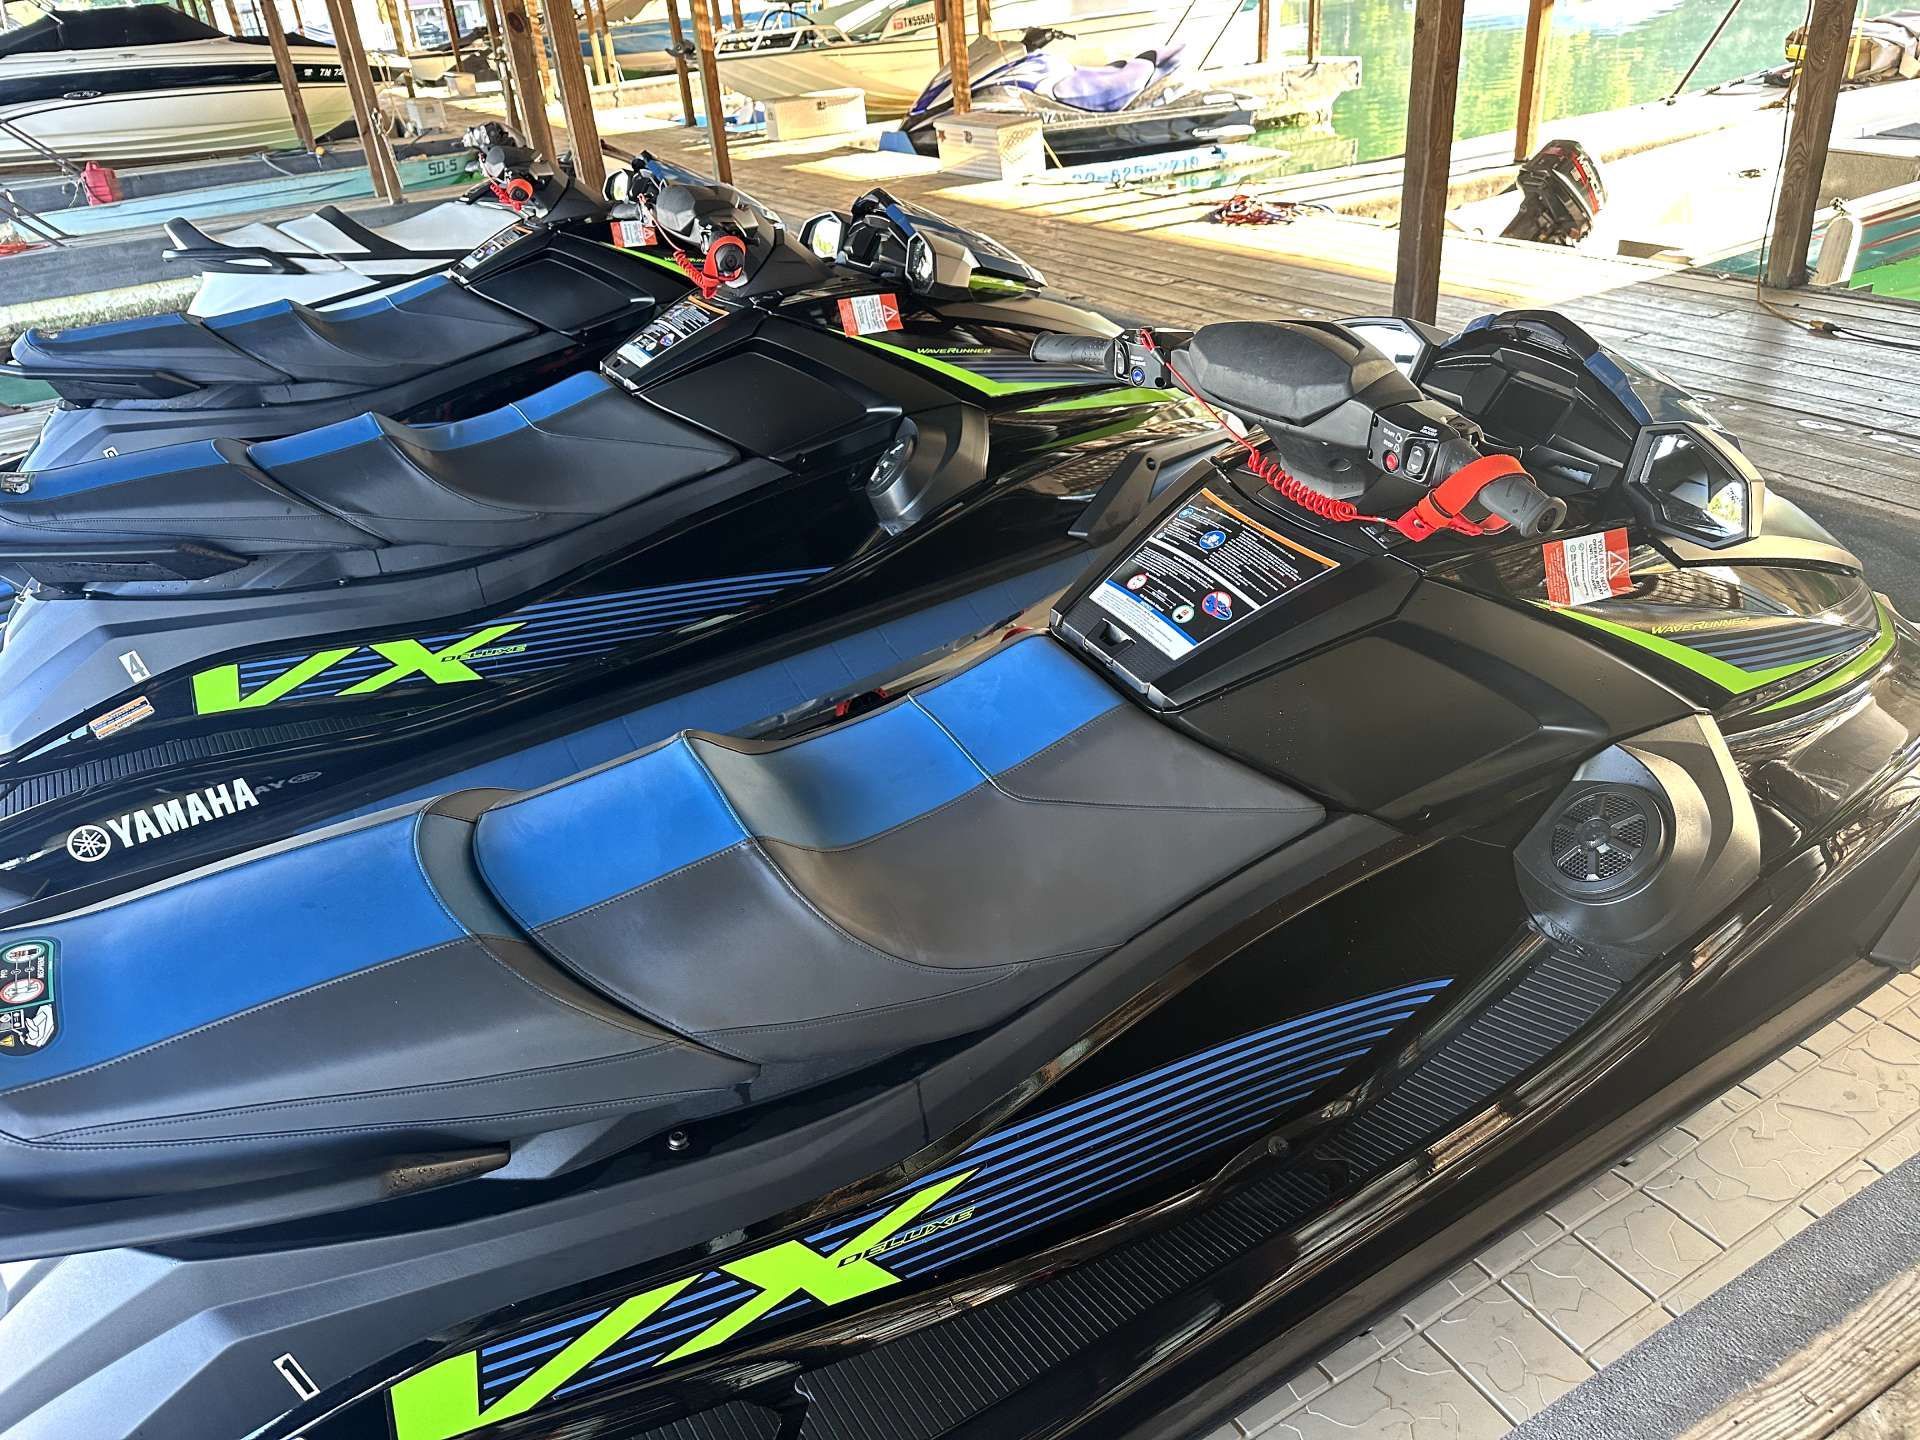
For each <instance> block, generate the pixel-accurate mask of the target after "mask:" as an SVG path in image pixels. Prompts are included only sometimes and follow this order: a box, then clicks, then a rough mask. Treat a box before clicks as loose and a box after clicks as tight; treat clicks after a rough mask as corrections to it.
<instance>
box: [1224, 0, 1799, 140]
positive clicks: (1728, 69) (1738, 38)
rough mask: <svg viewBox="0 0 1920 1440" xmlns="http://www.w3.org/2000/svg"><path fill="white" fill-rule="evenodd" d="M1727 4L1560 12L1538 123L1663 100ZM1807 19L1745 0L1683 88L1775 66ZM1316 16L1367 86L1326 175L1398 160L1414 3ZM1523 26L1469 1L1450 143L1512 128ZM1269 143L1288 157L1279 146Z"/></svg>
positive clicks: (1657, 2) (1283, 14)
mask: <svg viewBox="0 0 1920 1440" xmlns="http://www.w3.org/2000/svg"><path fill="white" fill-rule="evenodd" d="M1728 4H1729V0H1558V3H1557V4H1556V5H1555V6H1554V17H1553V22H1554V23H1553V44H1552V46H1551V47H1550V49H1549V52H1548V58H1547V75H1546V96H1545V115H1546V117H1547V118H1548V119H1552V118H1555V117H1557V116H1561V115H1578V114H1586V113H1589V112H1591V111H1595V110H1612V109H1616V108H1618V107H1620V106H1623V105H1634V104H1638V103H1640V102H1641V101H1645V100H1655V99H1658V98H1660V97H1661V96H1663V95H1665V94H1667V93H1668V92H1669V91H1670V90H1672V89H1673V87H1674V85H1675V84H1676V83H1677V82H1678V81H1679V79H1680V76H1681V75H1682V74H1684V73H1685V71H1686V68H1687V66H1688V65H1689V64H1690V63H1692V60H1693V57H1694V56H1695V55H1696V54H1697V53H1698V52H1699V50H1700V47H1701V46H1702V45H1704V44H1705V43H1706V40H1707V37H1708V36H1709V35H1711V34H1712V33H1713V27H1714V26H1715V25H1717V24H1718V23H1719V22H1720V17H1721V16H1723V15H1724V14H1726V12H1727V6H1728ZM1806 9H1807V7H1806V0H1743V3H1742V4H1741V5H1740V7H1739V9H1738V11H1737V12H1736V13H1735V14H1734V17H1733V20H1732V22H1731V23H1729V24H1728V26H1727V28H1726V31H1725V32H1724V33H1723V34H1722V35H1721V36H1720V38H1719V40H1718V41H1716V42H1715V43H1714V47H1713V49H1712V50H1711V51H1710V52H1709V53H1708V55H1707V58H1706V59H1705V61H1703V62H1702V63H1701V66H1700V69H1699V70H1698V71H1697V72H1696V73H1695V75H1694V78H1693V79H1692V81H1690V82H1689V88H1699V87H1703V86H1707V85H1713V84H1716V83H1718V82H1720V81H1723V80H1731V79H1733V78H1734V77H1735V76H1738V75H1745V74H1749V73H1751V72H1752V71H1755V70H1760V69H1765V68H1767V67H1769V66H1773V65H1778V64H1781V63H1782V62H1783V61H1784V60H1785V58H1786V57H1785V55H1784V53H1783V47H1784V44H1785V42H1786V38H1787V34H1788V32H1789V31H1791V30H1793V29H1794V28H1795V27H1797V26H1798V25H1800V24H1801V23H1802V22H1803V21H1804V20H1805V18H1806ZM1321 13H1322V19H1321V29H1320V35H1321V47H1320V48H1321V51H1322V53H1324V54H1327V55H1358V56H1359V57H1360V59H1361V63H1362V66H1363V69H1362V71H1361V74H1362V76H1363V78H1364V81H1365V84H1364V87H1363V88H1362V89H1360V90H1357V91H1354V92H1352V93H1351V94H1348V95H1344V96H1342V97H1341V98H1340V100H1339V102H1338V103H1337V104H1336V105H1335V107H1334V112H1333V126H1334V130H1335V131H1336V132H1337V133H1338V135H1339V136H1340V137H1341V139H1342V140H1343V141H1345V142H1349V143H1347V144H1342V145H1340V146H1337V147H1332V148H1333V149H1334V150H1335V151H1336V154H1335V156H1334V157H1332V158H1333V160H1334V163H1338V161H1339V158H1343V157H1344V156H1345V152H1347V151H1348V150H1351V151H1352V154H1351V157H1350V158H1353V159H1358V160H1377V159H1380V158H1381V157H1383V156H1387V155H1398V154H1399V153H1400V152H1401V151H1402V150H1403V149H1404V148H1405V144H1404V139H1405V134H1406V124H1407V68H1408V66H1409V64H1410V63H1411V61H1412V54H1413V3H1412V0H1325V3H1324V5H1323V8H1322V12H1321ZM1305 14H1306V5H1305V3H1304V0H1278V20H1279V23H1281V24H1283V25H1295V26H1297V25H1300V24H1302V23H1303V22H1304V19H1305ZM1526 20H1527V6H1526V0H1467V26H1466V39H1465V43H1464V45H1463V46H1462V50H1461V68H1460V91H1459V99H1458V102H1457V108H1456V111H1455V115H1456V120H1455V130H1454V133H1455V136H1456V138H1459V139H1463V140H1464V139H1467V138H1470V137H1472V136H1475V135H1486V134H1490V133H1493V132H1495V131H1499V130H1510V129H1512V128H1513V121H1514V110H1515V107H1516V106H1517V105H1518V103H1519V95H1520V47H1521V42H1522V39H1523V38H1524V35H1525V31H1526ZM1296 33H1297V32H1296ZM1282 38H1284V36H1283V37H1282ZM1221 58H1222V59H1224V58H1225V57H1224V56H1223V57H1221ZM1294 138H1295V139H1296V140H1298V139H1299V138H1303V137H1298V136H1296V137H1294ZM1542 138H1543V139H1544V138H1545V137H1544V136H1543V137H1542ZM1274 143H1275V144H1278V145H1281V146H1282V147H1283V148H1291V147H1290V146H1289V144H1288V141H1287V140H1286V139H1285V138H1282V137H1276V138H1275V140H1274ZM1303 158H1304V157H1303ZM1314 163H1327V162H1326V160H1316V161H1315V162H1314Z"/></svg>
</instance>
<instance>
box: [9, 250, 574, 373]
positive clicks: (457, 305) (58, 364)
mask: <svg viewBox="0 0 1920 1440" xmlns="http://www.w3.org/2000/svg"><path fill="white" fill-rule="evenodd" d="M539 328H540V327H539V326H538V325H536V324H534V323H533V322H532V321H531V320H528V319H527V318H526V317H525V316H522V315H517V314H515V313H514V312H513V311H511V310H508V309H506V308H505V307H504V306H501V305H496V304H494V303H493V302H492V301H491V300H487V299H485V298H484V297H482V296H479V295H476V294H474V293H473V292H472V291H470V290H468V289H467V288H466V287H465V286H462V285H457V284H455V283H454V282H453V281H451V280H449V279H448V278H447V277H446V276H444V275H433V276H429V277H428V278H427V279H425V280H420V281H416V282H415V283H414V284H412V285H407V286H403V287H401V288H399V289H397V290H393V291H391V292H389V293H387V294H384V295H378V296H375V297H374V298H373V299H371V300H366V301H362V302H361V303H359V304H357V305H348V306H342V307H339V308H336V309H330V310H324V311H323V310H314V309H310V308H308V307H307V306H305V305H301V304H298V303H296V302H294V301H290V300H275V301H273V302H271V303H269V304H266V305H258V306H254V307H253V308H251V309H247V310H236V311H232V312H230V313H229V314H225V315H215V316H212V317H210V318H207V319H204V320H203V319H197V318H195V317H193V316H190V315H149V316H145V317H142V318H140V319H137V320H116V321H114V322H112V323H110V324H106V325H88V326H82V327H80V328H78V329H73V330H62V331H58V332H54V333H47V332H44V331H40V330H28V331H27V332H26V333H25V334H24V335H22V336H20V337H19V338H18V339H17V340H15V341H14V343H13V352H12V353H13V360H14V363H15V364H16V365H18V366H19V367H21V369H22V370H24V371H26V372H28V373H30V374H35V375H47V376H49V377H52V376H57V375H69V376H73V377H75V378H76V379H78V380H80V381H81V382H82V388H81V389H76V390H75V392H74V394H73V395H72V396H71V397H70V398H73V399H89V398H93V397H92V396H91V395H90V394H88V393H85V392H84V377H85V376H86V375H87V374H88V373H89V372H98V373H102V374H112V373H117V372H123V371H129V370H132V371H141V370H145V371H150V372H153V373H155V374H159V375H168V376H172V377H175V378H177V379H179V380H181V381H185V382H187V383H189V384H192V385H203V386H208V385H254V386H262V385H265V386H280V385H287V384H294V385H307V386H312V385H324V386H347V387H349V388H352V389H378V388H381V387H384V386H388V385H397V384H399V383H401V382H402V381H406V380H411V379H413V378H415V377H416V376H420V375H425V374H427V373H429V372H430V371H433V370H437V369H439V368H440V367H442V366H444V365H447V364H449V363H451V362H453V361H455V360H461V359H466V358H468V357H470V356H475V355H482V354H485V353H486V352H487V351H489V350H493V349H497V348H498V347H500V346H502V345H507V344H510V343H512V342H513V341H515V340H520V339H524V338H525V337H527V336H529V335H532V334H534V333H536V332H537V331H538V330H539Z"/></svg>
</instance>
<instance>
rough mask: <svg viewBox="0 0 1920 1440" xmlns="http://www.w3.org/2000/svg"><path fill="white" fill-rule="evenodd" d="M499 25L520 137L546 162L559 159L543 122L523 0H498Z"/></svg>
mask: <svg viewBox="0 0 1920 1440" xmlns="http://www.w3.org/2000/svg"><path fill="white" fill-rule="evenodd" d="M499 5H500V28H501V29H502V30H504V31H506V32H507V66H508V68H509V69H511V70H512V71H513V87H514V90H515V92H516V93H517V94H518V95H519V97H520V120H521V123H522V124H523V125H524V126H525V127H526V128H525V129H524V130H523V131H522V132H521V135H520V138H521V139H522V140H524V141H526V143H527V145H528V146H529V147H531V148H532V149H533V150H534V151H535V152H536V153H538V154H540V155H544V156H545V157H546V160H547V163H548V164H549V165H555V164H558V163H559V160H560V152H559V151H557V150H556V149H554V145H553V127H552V126H551V125H549V124H548V123H547V96H546V92H545V91H544V90H542V89H541V88H540V66H539V64H538V63H537V62H536V61H535V59H534V49H533V45H534V40H533V23H532V21H531V19H530V18H529V17H528V15H527V0H499Z"/></svg>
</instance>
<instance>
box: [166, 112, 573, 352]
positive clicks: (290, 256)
mask: <svg viewBox="0 0 1920 1440" xmlns="http://www.w3.org/2000/svg"><path fill="white" fill-rule="evenodd" d="M461 138H462V139H463V140H464V141H465V142H466V144H467V145H468V146H470V147H471V148H472V149H473V150H474V152H475V162H476V164H477V167H478V169H479V171H480V176H481V179H480V182H479V183H478V184H476V185H475V186H473V188H472V189H470V190H468V191H467V192H466V193H465V194H464V195H462V196H460V197H459V198H458V199H455V200H447V201H443V202H441V203H440V204H438V205H435V206H432V207H431V208H429V209H427V210H423V211H421V212H420V213H419V214H417V215H410V216H408V217H407V218H406V219H404V220H399V221H396V222H395V223H393V224H391V225H384V226H380V227H378V228H370V227H368V226H365V225H362V224H360V223H359V222H358V221H357V220H355V219H353V218H352V217H351V216H349V215H347V214H345V213H344V212H342V211H341V210H340V209H338V208H337V207H336V206H332V205H326V206H322V207H321V208H320V209H319V210H317V211H315V212H314V213H313V214H311V215H305V216H302V217H300V218H299V219H295V220H282V221H279V222H277V223H275V222H269V221H265V220H261V221H255V222H254V223H253V224H250V225H243V226H241V227H239V228H238V229H235V230H230V231H228V232H226V233H225V234H224V235H222V236H221V237H220V238H219V239H217V240H216V239H214V238H212V237H210V236H208V235H206V234H205V233H203V232H202V231H201V230H200V229H199V227H198V226H196V225H194V224H192V223H191V222H189V221H186V220H180V219H175V220H172V221H170V222H168V224H167V226H166V232H167V239H168V242H169V244H168V248H167V249H166V250H164V251H162V252H161V253H162V255H163V257H164V258H165V259H167V260H169V261H175V262H179V263H182V264H188V265H193V266H197V267H198V268H199V269H200V271H201V272H202V278H201V281H200V288H199V290H198V291H196V292H195V294H194V297H193V301H192V303H191V304H190V305H188V307H187V313H188V314H189V315H197V316H200V317H202V318H205V317H208V316H212V315H225V314H228V313H230V312H232V311H235V310H245V309H249V308H251V307H253V306H256V305H262V304H271V303H273V302H274V301H278V300H293V301H298V302H299V303H301V304H303V305H319V304H322V303H323V302H327V301H336V300H341V301H344V300H352V301H361V300H366V299H370V298H372V297H373V296H374V295H375V294H377V293H378V292H379V291H381V290H382V289H384V288H387V287H392V286H398V285H402V284H406V283H408V282H411V281H414V280H420V279H423V278H425V277H426V276H428V275H432V274H435V273H438V272H440V271H444V270H448V269H450V268H451V267H452V266H454V265H455V264H457V263H458V262H459V261H460V260H461V259H462V258H464V257H465V256H466V255H467V254H468V253H469V252H470V251H472V250H473V249H475V248H476V247H477V246H479V245H481V244H483V243H484V242H485V241H487V240H489V239H491V238H492V237H493V236H495V235H497V234H499V233H500V231H502V230H503V229H505V228H506V227H507V226H509V225H511V224H513V222H514V221H515V220H516V219H522V218H524V219H528V220H545V221H548V222H550V223H553V224H563V223H565V222H567V221H573V220H579V221H587V220H594V219H604V218H605V216H604V209H605V206H604V204H603V202H602V200H601V198H600V197H599V196H597V195H592V194H589V193H588V192H587V191H585V190H583V189H582V188H581V187H580V186H579V185H578V184H577V183H575V181H574V179H573V176H572V174H571V173H570V172H568V171H567V170H565V169H560V170H557V171H552V172H548V171H544V170H543V169H542V168H541V167H540V166H539V164H538V163H537V157H536V156H535V155H534V153H533V151H531V150H530V149H528V148H527V147H526V146H524V145H521V144H520V143H519V142H518V141H517V140H516V139H515V138H514V137H513V135H512V134H511V133H510V132H509V131H508V130H507V129H506V127H505V126H503V125H501V124H500V123H499V122H498V121H497V120H490V121H488V122H487V123H486V124H484V125H480V126H476V127H474V129H472V130H469V131H468V132H467V133H466V134H465V135H464V136H462V137H461Z"/></svg>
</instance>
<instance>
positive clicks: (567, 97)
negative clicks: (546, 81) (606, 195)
mask: <svg viewBox="0 0 1920 1440" xmlns="http://www.w3.org/2000/svg"><path fill="white" fill-rule="evenodd" d="M541 4H542V8H543V9H544V10H545V12H546V20H547V33H548V34H549V35H551V36H553V68H554V69H555V70H556V71H558V72H559V75H560V103H561V104H562V105H563V106H565V107H566V111H567V147H568V148H569V149H570V150H572V151H573V173H574V174H575V175H577V176H579V177H580V183H581V184H583V185H585V186H586V187H587V188H588V189H589V190H591V191H593V192H594V193H595V194H598V193H599V191H600V189H601V187H602V186H604V185H605V184H606V183H607V162H606V161H605V160H604V159H603V158H602V157H601V154H600V126H599V124H598V123H597V122H596V121H595V120H594V118H593V90H592V89H591V88H590V87H589V85H588V84H587V60H586V57H585V56H584V55H582V54H581V53H580V32H579V30H578V29H577V28H575V25H574V19H573V0H541Z"/></svg>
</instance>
